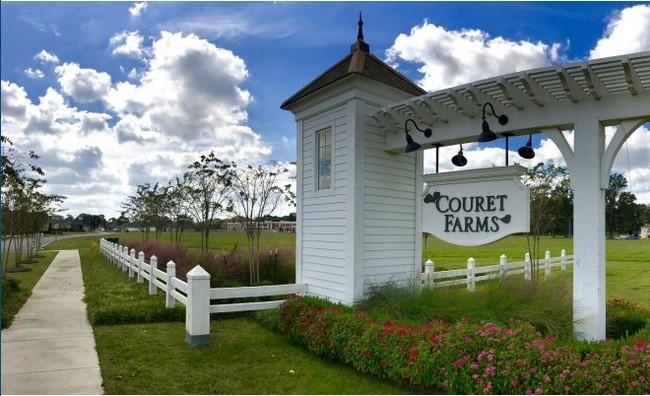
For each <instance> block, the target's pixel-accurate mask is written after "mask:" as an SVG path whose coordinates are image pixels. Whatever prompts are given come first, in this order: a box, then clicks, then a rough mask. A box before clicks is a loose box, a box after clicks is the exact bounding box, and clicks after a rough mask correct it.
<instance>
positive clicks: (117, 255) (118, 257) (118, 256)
mask: <svg viewBox="0 0 650 396" xmlns="http://www.w3.org/2000/svg"><path fill="white" fill-rule="evenodd" d="M123 251H124V248H123V247H122V245H119V246H117V252H116V253H115V258H116V260H117V262H116V263H115V266H116V267H117V268H119V269H122V252H123Z"/></svg>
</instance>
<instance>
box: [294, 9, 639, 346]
mask: <svg viewBox="0 0 650 396" xmlns="http://www.w3.org/2000/svg"><path fill="white" fill-rule="evenodd" d="M361 28H362V22H361V20H360V21H359V33H358V36H357V41H356V42H355V43H354V44H353V45H352V49H351V52H350V54H348V55H347V56H346V57H344V58H343V59H341V60H340V61H339V62H337V63H336V64H334V65H333V66H332V67H331V68H329V69H328V70H326V71H325V72H324V73H323V74H321V75H320V76H318V77H317V78H316V79H314V80H313V81H312V82H310V83H309V84H307V85H306V86H305V87H304V88H302V89H301V90H299V91H298V92H297V93H296V94H294V95H293V96H291V97H290V98H289V99H287V100H286V101H285V102H284V103H283V104H282V106H281V107H282V108H283V109H286V110H290V111H291V112H292V113H293V114H294V116H295V119H296V125H297V128H296V129H297V130H296V141H297V175H296V176H297V230H296V282H297V283H306V284H308V285H309V293H310V294H316V295H320V296H325V297H328V298H330V299H332V300H335V301H342V302H344V303H348V304H351V303H353V302H354V301H356V300H358V299H359V298H361V297H362V296H363V295H364V293H365V292H366V291H367V289H368V288H369V287H371V286H373V285H377V284H381V283H383V282H386V281H389V280H391V281H398V280H406V279H412V278H414V277H415V276H416V274H418V273H419V272H421V265H422V264H421V249H422V246H421V210H422V197H421V192H422V185H423V180H422V151H421V150H417V151H415V152H412V153H408V154H406V153H404V146H405V143H406V141H405V135H406V134H405V133H404V132H405V123H406V120H408V119H413V120H415V121H416V122H417V123H418V124H419V125H426V126H427V127H430V128H431V129H432V131H433V133H432V134H431V135H429V136H428V137H427V135H422V134H418V132H415V133H414V135H413V137H412V138H411V140H417V142H418V143H420V144H421V145H422V148H431V147H435V146H436V145H452V144H459V143H467V142H475V141H477V139H478V136H479V134H480V125H481V111H482V109H483V108H484V105H485V104H486V103H490V104H492V105H493V107H494V112H496V114H506V115H507V116H508V117H509V119H510V120H509V122H508V124H507V126H506V127H502V126H499V128H500V129H499V130H498V131H497V133H501V132H509V133H512V134H513V135H514V136H517V135H529V134H531V133H538V132H543V133H545V134H546V135H547V136H548V137H549V138H551V139H552V140H553V142H554V143H555V144H556V145H557V146H558V148H559V149H560V151H561V152H562V155H563V156H564V159H565V160H566V163H567V167H568V169H569V173H570V175H571V180H572V188H573V191H574V202H575V205H574V232H575V236H574V246H573V255H574V260H575V261H574V268H573V298H574V319H575V321H574V323H575V324H574V331H575V333H576V334H577V335H578V336H580V337H582V338H585V339H591V340H601V339H604V338H605V190H606V189H607V187H608V180H609V174H610V171H611V166H612V163H613V161H614V159H615V157H616V154H617V153H618V151H619V149H620V148H621V146H622V144H623V143H624V142H625V140H626V139H627V138H628V137H629V136H630V134H632V133H633V132H634V131H635V130H636V129H637V128H639V127H640V126H641V125H643V124H644V123H646V122H648V121H650V52H642V53H636V54H629V55H625V56H617V57H612V58H605V59H595V60H590V61H584V62H577V63H572V64H568V65H563V66H550V67H545V68H541V69H536V70H531V71H525V72H517V73H512V74H508V75H503V76H498V77H494V78H490V79H486V80H482V81H478V82H474V83H471V84H466V85H462V86H458V87H453V88H448V89H444V90H441V91H437V92H431V93H426V92H425V91H424V90H422V89H421V88H419V87H418V86H417V85H415V84H413V83H412V82H410V81H409V80H408V79H406V78H405V77H404V76H402V75H401V74H399V73H398V72H396V71H395V70H393V69H392V68H390V67H389V66H388V65H386V64H385V63H383V62H382V61H381V60H379V59H378V58H376V57H375V56H374V55H372V54H371V53H370V47H369V45H368V44H366V43H365V42H364V40H363V32H362V29H361ZM607 126H615V127H617V130H616V133H615V134H614V136H613V138H612V139H611V141H610V142H609V144H607V145H606V144H605V132H604V128H605V127H607ZM505 128H507V129H505ZM570 130H573V131H574V134H573V136H574V138H573V144H571V143H570V142H569V141H568V140H567V137H566V135H565V132H566V131H570Z"/></svg>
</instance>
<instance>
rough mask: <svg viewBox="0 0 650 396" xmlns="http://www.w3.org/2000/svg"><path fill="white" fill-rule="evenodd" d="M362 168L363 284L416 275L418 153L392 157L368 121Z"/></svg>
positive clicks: (379, 133) (403, 279)
mask: <svg viewBox="0 0 650 396" xmlns="http://www.w3.org/2000/svg"><path fill="white" fill-rule="evenodd" d="M365 132H366V133H365V169H364V175H365V177H364V189H363V194H364V220H363V222H364V229H363V233H364V238H363V271H364V276H365V279H366V281H365V283H366V284H365V285H364V287H365V288H366V289H367V288H368V287H370V286H373V285H377V284H380V283H383V282H386V281H388V280H391V281H398V282H399V281H406V280H409V279H411V278H413V277H414V276H415V270H414V269H415V266H416V264H415V263H416V262H419V257H418V258H416V257H415V248H416V245H417V243H416V237H417V232H416V229H415V228H416V221H415V216H416V203H415V197H416V188H417V187H416V180H417V168H418V167H417V164H416V156H415V154H388V153H386V152H385V151H384V138H383V134H382V132H381V130H379V129H378V128H376V127H375V126H374V125H372V124H370V123H367V124H366V131H365Z"/></svg>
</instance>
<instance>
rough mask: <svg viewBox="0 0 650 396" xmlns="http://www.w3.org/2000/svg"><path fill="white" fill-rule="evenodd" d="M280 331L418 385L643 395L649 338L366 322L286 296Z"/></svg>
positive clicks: (515, 324)
mask: <svg viewBox="0 0 650 396" xmlns="http://www.w3.org/2000/svg"><path fill="white" fill-rule="evenodd" d="M279 330H280V331H281V332H282V333H284V334H286V335H287V336H288V337H289V338H290V339H291V340H293V341H294V342H296V343H298V344H301V345H303V346H305V347H306V348H307V349H308V350H310V351H312V352H314V353H316V354H319V355H323V356H326V357H328V358H331V359H335V360H338V361H341V362H344V363H346V364H349V365H351V366H353V367H355V368H356V369H357V370H359V371H361V372H364V373H367V374H371V375H375V376H377V377H381V378H387V379H390V380H393V381H395V382H398V383H402V384H405V385H408V386H412V387H414V388H417V389H425V390H427V389H431V390H433V389H437V390H444V391H446V392H448V393H453V394H475V393H481V394H492V393H495V394H575V393H580V394H604V393H607V394H644V393H649V392H650V374H649V373H650V339H649V338H648V334H645V333H647V331H646V332H643V331H642V332H641V333H640V334H639V335H637V336H635V337H633V338H631V339H629V340H627V341H625V342H623V341H618V342H612V341H608V342H600V343H587V342H578V341H573V342H570V343H560V342H558V341H557V340H556V339H554V338H552V337H542V336H541V334H540V333H539V332H537V331H536V330H535V328H534V327H533V326H532V325H530V324H528V323H525V322H521V321H512V322H510V323H509V324H508V325H507V326H498V325H495V324H493V323H488V322H479V323H475V322H472V321H471V320H469V319H466V320H463V321H461V322H459V323H455V324H451V323H446V322H444V321H438V320H436V321H431V322H427V323H422V324H417V325H414V324H406V323H396V322H391V321H378V320H373V319H372V318H370V316H369V315H368V314H366V313H363V312H358V311H353V310H352V309H349V308H345V307H341V306H333V305H328V304H325V303H323V302H320V301H318V300H315V299H313V298H304V297H293V298H291V299H289V300H287V301H286V302H285V303H284V304H283V305H282V306H281V307H280V321H279Z"/></svg>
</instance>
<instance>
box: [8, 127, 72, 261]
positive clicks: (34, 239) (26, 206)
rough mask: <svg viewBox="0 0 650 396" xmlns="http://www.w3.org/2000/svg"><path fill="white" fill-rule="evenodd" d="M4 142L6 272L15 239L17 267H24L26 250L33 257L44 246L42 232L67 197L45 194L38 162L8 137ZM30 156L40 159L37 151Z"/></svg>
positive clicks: (42, 174)
mask: <svg viewBox="0 0 650 396" xmlns="http://www.w3.org/2000/svg"><path fill="white" fill-rule="evenodd" d="M2 143H4V144H5V147H4V152H3V154H2V235H3V239H4V240H5V241H6V244H5V245H4V246H3V248H4V250H5V252H6V255H5V257H4V258H3V268H4V269H3V272H6V271H7V269H8V264H9V251H11V246H12V243H13V242H15V241H17V243H18V245H19V246H18V247H17V249H15V250H16V254H15V255H14V257H15V260H14V266H15V270H20V263H21V262H22V261H23V257H22V251H23V250H26V251H27V252H28V253H27V261H31V260H33V258H34V257H33V254H34V249H32V247H34V246H36V245H40V236H41V231H42V229H43V227H44V226H45V225H46V224H47V220H48V217H49V215H51V214H53V213H54V212H56V211H57V210H59V209H58V205H59V204H60V203H61V202H63V200H64V199H65V197H63V196H61V195H57V194H45V193H43V192H42V191H41V189H42V188H43V186H44V184H45V182H46V181H45V179H43V178H42V176H44V172H43V170H42V169H41V168H40V167H38V166H36V165H34V164H31V163H28V164H25V163H24V160H23V159H24V156H23V155H21V153H19V152H18V151H17V150H15V149H14V148H13V147H12V146H13V144H12V143H11V141H10V140H9V139H7V138H6V137H4V136H3V137H2ZM7 146H8V147H7ZM28 157H29V159H31V160H34V159H38V156H37V155H36V154H34V152H33V151H30V152H29V154H28Z"/></svg>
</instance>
